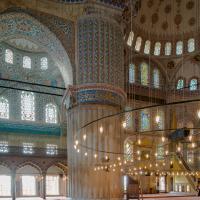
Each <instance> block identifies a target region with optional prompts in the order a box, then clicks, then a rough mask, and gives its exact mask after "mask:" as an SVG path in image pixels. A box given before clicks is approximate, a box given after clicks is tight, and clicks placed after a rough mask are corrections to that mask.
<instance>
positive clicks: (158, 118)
mask: <svg viewBox="0 0 200 200" xmlns="http://www.w3.org/2000/svg"><path fill="white" fill-rule="evenodd" d="M159 122H160V116H159V115H156V123H159Z"/></svg>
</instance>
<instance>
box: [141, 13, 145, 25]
mask: <svg viewBox="0 0 200 200" xmlns="http://www.w3.org/2000/svg"><path fill="white" fill-rule="evenodd" d="M145 22H146V16H145V15H142V16H141V17H140V23H141V24H144V23H145Z"/></svg>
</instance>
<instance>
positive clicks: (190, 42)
mask: <svg viewBox="0 0 200 200" xmlns="http://www.w3.org/2000/svg"><path fill="white" fill-rule="evenodd" d="M194 50H195V40H194V38H190V39H189V40H188V52H193V51H194Z"/></svg>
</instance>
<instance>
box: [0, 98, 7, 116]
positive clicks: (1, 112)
mask: <svg viewBox="0 0 200 200" xmlns="http://www.w3.org/2000/svg"><path fill="white" fill-rule="evenodd" d="M0 118H2V119H9V103H8V100H7V99H6V98H4V97H0Z"/></svg>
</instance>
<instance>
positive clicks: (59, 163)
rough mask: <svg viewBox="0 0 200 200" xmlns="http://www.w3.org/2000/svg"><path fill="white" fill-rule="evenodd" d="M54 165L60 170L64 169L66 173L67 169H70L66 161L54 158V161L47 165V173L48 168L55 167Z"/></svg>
mask: <svg viewBox="0 0 200 200" xmlns="http://www.w3.org/2000/svg"><path fill="white" fill-rule="evenodd" d="M53 166H56V167H58V168H59V169H60V170H62V172H63V173H64V174H67V169H68V167H67V163H64V162H62V161H60V160H54V161H52V162H51V163H49V164H48V165H47V166H46V169H45V171H46V173H47V171H48V169H49V168H51V167H53Z"/></svg>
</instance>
